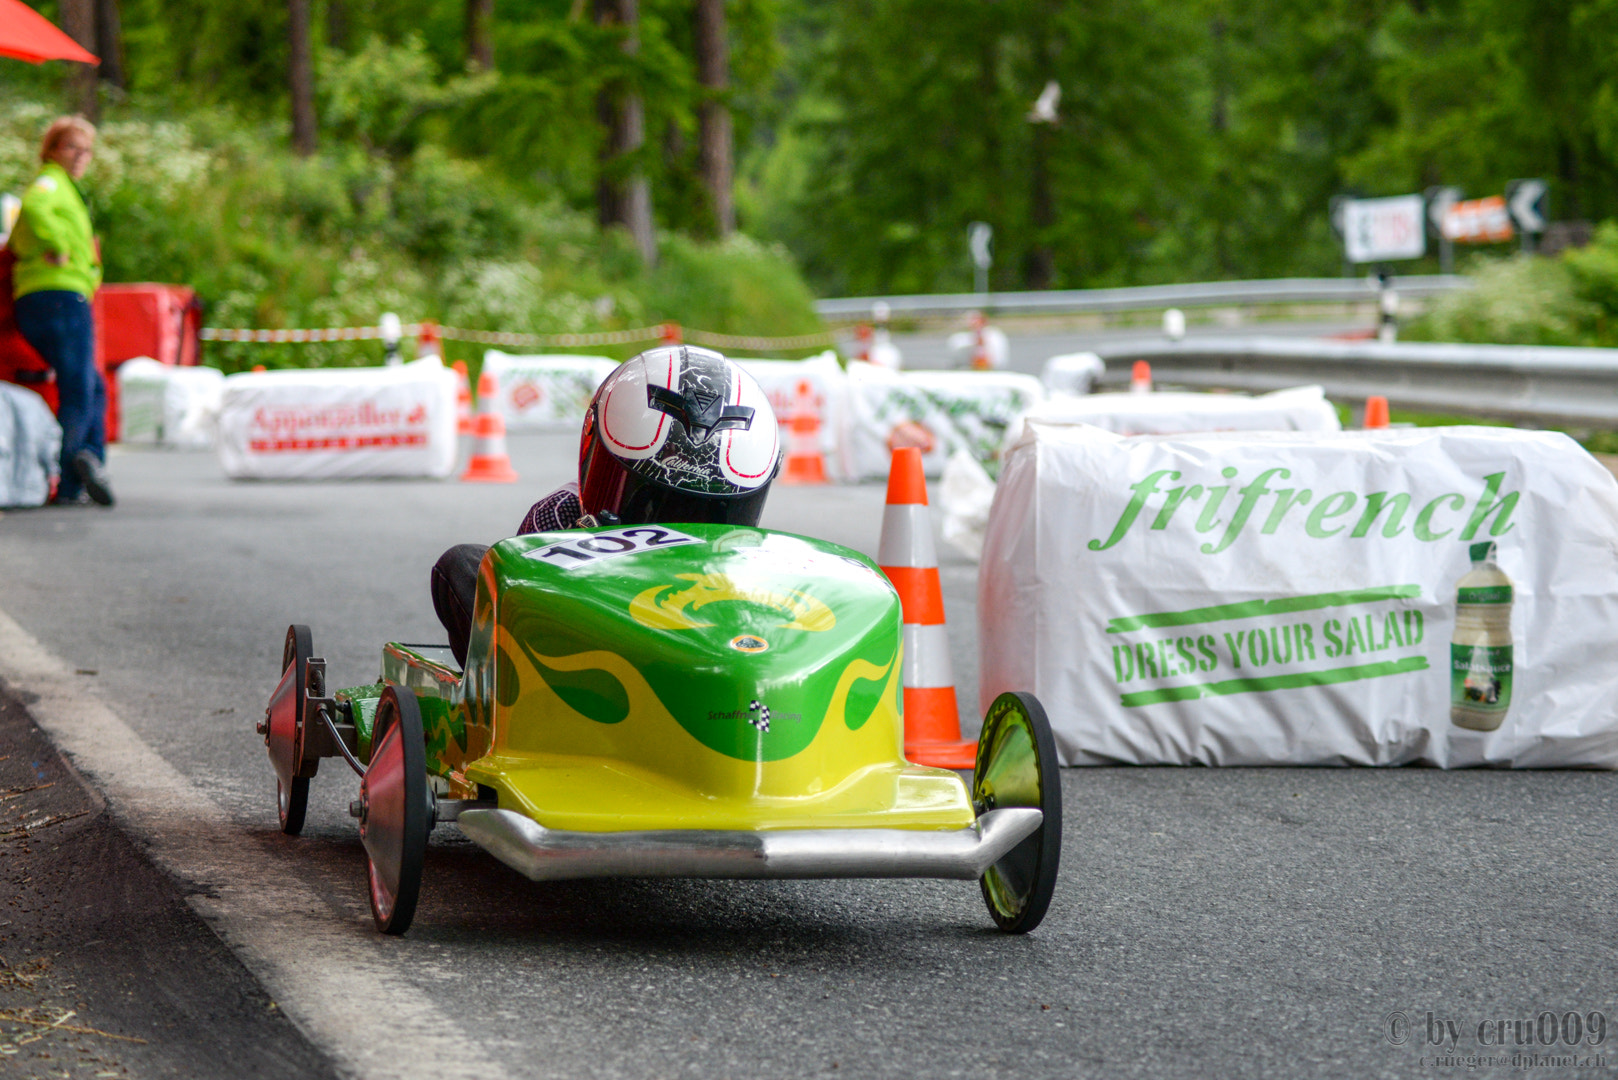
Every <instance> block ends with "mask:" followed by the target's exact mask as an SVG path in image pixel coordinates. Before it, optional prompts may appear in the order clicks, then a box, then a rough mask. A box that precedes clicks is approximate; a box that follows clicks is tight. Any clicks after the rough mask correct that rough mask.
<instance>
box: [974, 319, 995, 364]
mask: <svg viewBox="0 0 1618 1080" xmlns="http://www.w3.org/2000/svg"><path fill="white" fill-rule="evenodd" d="M986 325H988V320H987V319H985V318H984V317H983V313H982V312H980V311H974V312H973V313H972V334H973V344H972V370H973V371H991V370H993V368H994V360H993V359H992V358H991V357H990V356H989V343H988V342H987V341H985V340H984V335H983V328H984V327H985V326H986Z"/></svg>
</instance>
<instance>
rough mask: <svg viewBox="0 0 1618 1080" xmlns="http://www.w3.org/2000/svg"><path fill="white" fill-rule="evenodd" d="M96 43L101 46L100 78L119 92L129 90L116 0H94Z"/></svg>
mask: <svg viewBox="0 0 1618 1080" xmlns="http://www.w3.org/2000/svg"><path fill="white" fill-rule="evenodd" d="M96 41H97V42H98V43H99V44H100V45H101V51H100V52H99V53H97V55H98V56H100V57H101V69H100V78H101V81H102V82H104V83H110V84H111V85H113V86H116V87H117V88H118V89H120V90H127V89H129V84H128V76H127V75H125V73H124V20H123V16H122V14H121V13H120V12H119V10H118V0H96Z"/></svg>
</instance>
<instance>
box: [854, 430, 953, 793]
mask: <svg viewBox="0 0 1618 1080" xmlns="http://www.w3.org/2000/svg"><path fill="white" fill-rule="evenodd" d="M876 561H877V564H878V565H879V566H881V567H882V572H883V573H885V574H887V575H888V580H889V581H891V582H893V587H894V589H895V590H897V591H898V593H899V603H900V606H901V607H902V609H903V611H904V616H903V618H904V690H905V757H907V758H909V759H910V760H911V761H913V762H915V763H916V764H918V765H933V766H937V767H939V768H945V769H970V768H972V766H973V764H974V763H975V762H976V760H977V745H978V744H977V742H976V741H974V740H964V741H963V740H962V739H961V719H960V712H959V709H958V708H957V706H956V703H955V673H954V671H953V670H952V668H951V666H950V660H949V633H948V631H947V630H946V629H945V628H944V590H943V588H942V586H941V585H940V583H939V580H938V553H937V552H936V551H935V550H934V549H933V528H932V522H931V521H930V520H929V519H928V515H927V478H926V476H924V475H923V474H922V469H921V450H920V449H919V448H917V447H914V446H904V447H900V448H899V449H897V450H895V451H894V452H893V464H892V467H891V469H890V470H889V472H888V505H887V506H886V507H885V508H884V509H883V511H882V546H881V547H880V548H879V549H878V550H877V558H876Z"/></svg>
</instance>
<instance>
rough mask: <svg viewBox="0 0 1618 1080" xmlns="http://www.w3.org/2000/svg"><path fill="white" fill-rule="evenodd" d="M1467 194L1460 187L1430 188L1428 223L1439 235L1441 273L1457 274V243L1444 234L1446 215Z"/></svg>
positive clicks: (1428, 190) (1428, 193)
mask: <svg viewBox="0 0 1618 1080" xmlns="http://www.w3.org/2000/svg"><path fill="white" fill-rule="evenodd" d="M1465 194H1466V193H1465V192H1463V191H1462V190H1461V189H1460V188H1458V187H1430V188H1428V189H1427V191H1426V196H1427V223H1428V224H1429V225H1431V226H1432V227H1433V231H1434V232H1435V233H1437V234H1438V269H1439V272H1440V273H1444V274H1453V273H1454V272H1455V243H1454V241H1452V240H1451V239H1450V238H1449V237H1448V236H1447V235H1445V233H1444V215H1446V214H1448V213H1449V208H1450V207H1452V206H1454V205H1455V204H1456V203H1458V202H1460V201H1461V198H1462V197H1463V196H1464V195H1465Z"/></svg>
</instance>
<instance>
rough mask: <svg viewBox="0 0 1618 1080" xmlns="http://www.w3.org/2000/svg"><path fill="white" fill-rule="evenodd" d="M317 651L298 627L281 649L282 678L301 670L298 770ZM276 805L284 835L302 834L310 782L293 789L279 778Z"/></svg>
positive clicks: (297, 681) (296, 678)
mask: <svg viewBox="0 0 1618 1080" xmlns="http://www.w3.org/2000/svg"><path fill="white" fill-rule="evenodd" d="M314 651H315V647H314V643H313V635H311V634H310V633H309V628H308V627H307V626H304V625H302V624H301V623H294V624H293V625H291V626H289V627H287V639H286V644H285V645H284V646H282V648H281V674H282V675H285V674H286V671H287V668H290V667H294V666H296V667H297V669H298V670H297V671H296V672H295V673H294V675H293V680H292V685H293V687H294V688H295V693H296V694H297V700H298V721H297V727H296V728H295V729H294V737H293V746H292V752H291V759H292V762H293V768H294V770H296V769H297V768H298V765H299V763H300V762H301V761H302V759H303V740H304V732H303V698H304V693H305V687H306V686H307V685H308V681H307V680H308V678H309V675H308V664H309V657H311V656H313V655H314ZM275 805H276V810H277V812H278V813H279V815H280V818H281V831H282V832H284V833H286V834H287V835H288V836H297V835H298V834H299V833H301V832H302V831H303V819H304V815H305V814H306V813H308V811H309V778H308V777H307V776H294V777H293V779H292V783H291V784H290V786H289V785H288V784H287V783H286V782H285V781H283V780H280V779H279V778H278V779H277V780H276V782H275Z"/></svg>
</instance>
